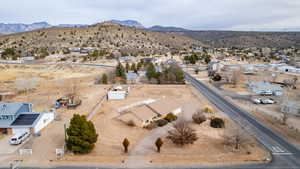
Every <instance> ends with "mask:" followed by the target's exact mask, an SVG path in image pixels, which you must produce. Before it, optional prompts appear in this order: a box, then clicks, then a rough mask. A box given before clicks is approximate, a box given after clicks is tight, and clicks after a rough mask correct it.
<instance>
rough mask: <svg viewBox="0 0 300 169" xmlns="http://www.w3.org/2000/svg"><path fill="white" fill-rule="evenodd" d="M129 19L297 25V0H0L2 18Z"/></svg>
mask: <svg viewBox="0 0 300 169" xmlns="http://www.w3.org/2000/svg"><path fill="white" fill-rule="evenodd" d="M110 19H120V20H125V19H132V20H137V21H139V22H141V23H142V24H143V25H144V26H146V27H149V26H153V25H165V26H180V27H185V28H189V29H196V30H200V29H234V30H237V29H242V30H243V29H272V28H278V29H281V28H300V0H1V6H0V23H1V22H2V23H32V22H38V21H47V22H49V23H50V24H75V23H76V24H79V23H80V24H93V23H97V22H101V21H105V20H110Z"/></svg>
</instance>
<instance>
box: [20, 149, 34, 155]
mask: <svg viewBox="0 0 300 169" xmlns="http://www.w3.org/2000/svg"><path fill="white" fill-rule="evenodd" d="M19 154H20V155H32V149H20V150H19Z"/></svg>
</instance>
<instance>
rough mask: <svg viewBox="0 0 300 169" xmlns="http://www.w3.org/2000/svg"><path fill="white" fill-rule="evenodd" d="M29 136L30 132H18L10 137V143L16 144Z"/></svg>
mask: <svg viewBox="0 0 300 169" xmlns="http://www.w3.org/2000/svg"><path fill="white" fill-rule="evenodd" d="M28 137H29V132H22V133H17V134H15V135H14V136H12V137H11V138H10V144H14V145H17V144H21V143H22V142H23V141H25V140H26V139H27V138H28Z"/></svg>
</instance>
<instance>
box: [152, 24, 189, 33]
mask: <svg viewBox="0 0 300 169" xmlns="http://www.w3.org/2000/svg"><path fill="white" fill-rule="evenodd" d="M148 29H149V30H151V31H157V32H185V31H190V30H187V29H184V28H179V27H174V26H160V25H156V26H152V27H150V28H148Z"/></svg>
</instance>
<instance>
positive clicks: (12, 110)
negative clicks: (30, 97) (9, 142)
mask: <svg viewBox="0 0 300 169" xmlns="http://www.w3.org/2000/svg"><path fill="white" fill-rule="evenodd" d="M53 120H54V112H43V113H40V112H34V111H33V110H32V104H31V103H3V102H1V103H0V132H2V133H6V134H16V133H19V132H25V131H27V132H31V133H38V132H40V131H41V130H42V129H43V128H44V127H46V126H47V125H48V124H49V123H50V122H52V121H53Z"/></svg>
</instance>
